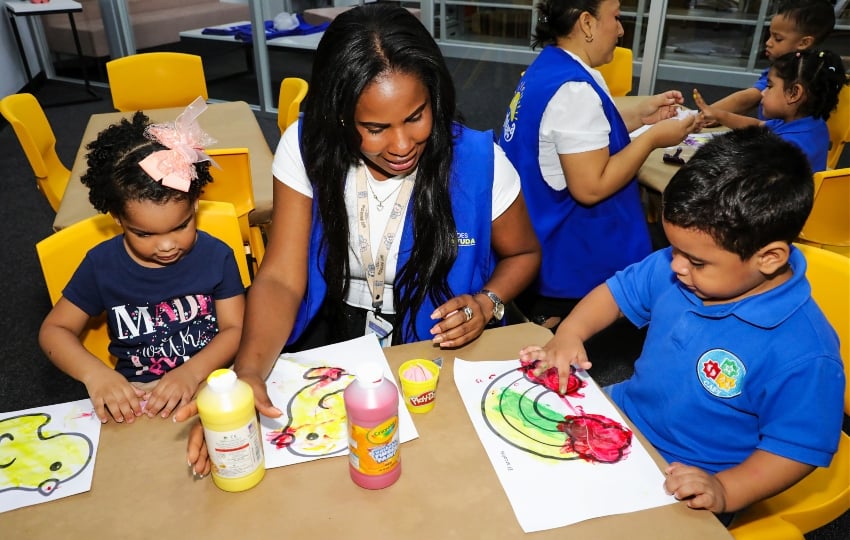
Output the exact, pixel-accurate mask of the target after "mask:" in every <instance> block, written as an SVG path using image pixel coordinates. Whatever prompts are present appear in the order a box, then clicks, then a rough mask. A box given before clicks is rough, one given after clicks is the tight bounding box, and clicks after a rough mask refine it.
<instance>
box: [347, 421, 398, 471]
mask: <svg viewBox="0 0 850 540" xmlns="http://www.w3.org/2000/svg"><path fill="white" fill-rule="evenodd" d="M348 451H349V452H348V459H349V461H350V462H351V466H352V467H354V468H355V469H357V470H358V471H360V472H361V473H363V474H366V475H370V476H380V475H382V474H386V473H388V472H390V471H392V470H393V469H395V468H396V467H397V466H398V416H393V417H392V418H390V419H389V420H387V421H386V422H382V423H381V424H378V425H377V426H374V427H371V428H365V427H361V426H358V425H355V424H354V423H352V422H351V419H350V418H349V423H348Z"/></svg>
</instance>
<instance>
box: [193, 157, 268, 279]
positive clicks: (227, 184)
mask: <svg viewBox="0 0 850 540" xmlns="http://www.w3.org/2000/svg"><path fill="white" fill-rule="evenodd" d="M206 152H207V154H208V155H209V156H210V157H211V158H212V159H213V160H214V161H215V163H216V165H217V166H216V165H211V166H210V174H211V175H212V177H213V181H212V182H210V183H209V184H207V185H206V186H204V191H203V193H202V194H201V199H203V200H206V201H227V202H229V203H231V204H232V205H233V206H234V207H236V215H237V216H238V217H239V228H240V230H241V231H242V240H243V242H244V243H245V244H246V245H248V247H249V248H250V251H251V256H252V258H253V259H254V262H255V264H256V266H257V267H258V266H259V264H260V263H261V262H262V260H263V256H264V255H265V245H264V242H263V240H262V232H261V231H260V229H259V228H258V227H251V224H250V219H249V215H250V213H251V212H253V211H254V208H255V203H254V184H253V181H252V180H251V159H250V154H249V153H248V149H247V148H209V149H207V150H206ZM243 254H244V251H243ZM253 266H254V265H252V267H253ZM253 269H256V268H253Z"/></svg>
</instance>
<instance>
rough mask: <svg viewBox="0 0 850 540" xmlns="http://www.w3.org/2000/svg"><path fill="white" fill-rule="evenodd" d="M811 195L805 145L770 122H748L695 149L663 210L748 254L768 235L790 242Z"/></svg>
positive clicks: (681, 223)
mask: <svg viewBox="0 0 850 540" xmlns="http://www.w3.org/2000/svg"><path fill="white" fill-rule="evenodd" d="M813 199H814V185H813V182H812V171H811V169H810V168H809V161H808V159H806V156H805V154H804V153H803V151H802V150H800V148H798V147H797V146H796V145H794V144H792V143H789V142H787V141H785V140H783V139H781V138H780V137H779V136H778V135H776V134H774V133H773V132H771V131H770V130H769V129H767V128H764V127H749V128H745V129H738V130H732V131H730V132H728V133H724V134H722V135H718V136H717V137H715V138H713V139H712V140H711V141H709V142H708V143H706V144H705V146H703V147H702V148H700V149H699V150H697V151H696V153H694V155H693V157H691V159H690V160H689V161H688V162H687V163H686V164H685V165H684V166H683V167H682V168H681V169H679V171H678V172H677V173H676V174H675V175H674V176H673V178H672V180H670V183H669V184H668V185H667V188H666V189H665V190H664V196H663V205H662V217H663V219H664V221H666V222H667V223H670V224H671V225H675V226H677V227H681V228H683V229H693V230H697V231H701V232H705V233H707V234H709V235H710V236H711V237H712V238H713V239H714V241H715V242H717V244H718V245H719V246H720V247H722V248H723V249H725V250H726V251H729V252H732V253H735V254H737V255H738V256H739V257H741V260H747V259H749V258H750V257H752V256H753V255H754V254H755V253H756V252H757V251H758V250H759V249H761V248H762V247H764V246H766V245H767V244H769V243H771V242H775V241H783V242H788V243H791V242H793V241H794V240H795V239H796V238H797V235H798V234H799V233H800V230H801V229H802V228H803V224H805V222H806V219H807V218H808V217H809V212H810V211H811V209H812V201H813Z"/></svg>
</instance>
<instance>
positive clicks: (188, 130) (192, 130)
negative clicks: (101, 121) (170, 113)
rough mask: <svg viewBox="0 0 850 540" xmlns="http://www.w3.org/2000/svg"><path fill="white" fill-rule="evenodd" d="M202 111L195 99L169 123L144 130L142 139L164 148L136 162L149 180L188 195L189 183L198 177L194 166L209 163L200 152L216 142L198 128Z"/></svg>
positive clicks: (210, 159)
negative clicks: (154, 142)
mask: <svg viewBox="0 0 850 540" xmlns="http://www.w3.org/2000/svg"><path fill="white" fill-rule="evenodd" d="M205 110H207V104H206V102H204V99H203V98H201V97H198V99H196V100H195V101H193V102H192V103H191V104H190V105H189V106H188V107H186V110H184V111H183V112H182V113H180V115H179V116H178V117H177V120H175V121H174V122H173V123H171V122H169V123H166V124H151V125H150V126H148V127H147V129H146V130H145V135H146V136H147V137H148V138H149V139H151V140H154V141H157V142H158V143H160V144H162V145H163V146H165V147H167V148H168V150H158V151H156V152H154V153H153V154H151V155H149V156H148V157H146V158H145V159H143V160H142V161H140V162H139V166H140V167H141V168H142V169H144V171H145V172H146V173H148V175H150V177H151V178H153V179H154V180H156V181H157V182H162V185H164V186H168V187H170V188H173V189H178V190H180V191H184V192H188V191H189V187H190V186H191V185H192V180H194V179H195V178H197V177H198V173H197V171H196V170H195V167H194V164H195V163H200V162H202V161H210V162H212V161H213V160H212V158H210V156H208V155H207V154H206V153H204V148H205V147H206V146H209V145H210V144H213V143H215V142H216V141H215V139H213V138H212V137H210V136H209V134H208V133H206V132H205V131H204V130H203V129H201V126H199V125H198V117H199V116H200V115H201V113H203V112H204V111H205Z"/></svg>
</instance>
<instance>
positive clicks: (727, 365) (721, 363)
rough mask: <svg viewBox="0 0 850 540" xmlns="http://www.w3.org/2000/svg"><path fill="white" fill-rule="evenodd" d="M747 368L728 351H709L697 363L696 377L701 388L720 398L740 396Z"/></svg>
mask: <svg viewBox="0 0 850 540" xmlns="http://www.w3.org/2000/svg"><path fill="white" fill-rule="evenodd" d="M746 375H747V368H746V367H744V363H743V362H742V361H741V360H740V358H738V357H737V356H735V355H734V354H732V353H731V352H729V351H726V350H723V349H711V350H710V351H708V352H706V353H704V354H703V355H702V356H701V357H700V358H699V360H698V361H697V377H699V381H700V383H702V386H703V388H705V389H706V390H708V391H709V392H711V393H712V394H713V395H715V396H717V397H720V398H731V397H735V396H738V395H740V394H741V390H742V389H743V387H744V378H745V377H746Z"/></svg>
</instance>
